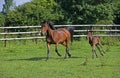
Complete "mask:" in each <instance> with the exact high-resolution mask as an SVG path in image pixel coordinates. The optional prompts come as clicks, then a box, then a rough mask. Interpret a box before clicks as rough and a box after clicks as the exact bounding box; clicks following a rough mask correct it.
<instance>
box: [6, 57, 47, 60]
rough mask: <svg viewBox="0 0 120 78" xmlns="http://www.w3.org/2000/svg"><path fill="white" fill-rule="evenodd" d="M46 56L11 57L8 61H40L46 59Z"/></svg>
mask: <svg viewBox="0 0 120 78" xmlns="http://www.w3.org/2000/svg"><path fill="white" fill-rule="evenodd" d="M45 59H46V57H33V58H23V59H9V60H6V61H16V60H26V61H39V60H45Z"/></svg>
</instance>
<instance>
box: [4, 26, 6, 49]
mask: <svg viewBox="0 0 120 78" xmlns="http://www.w3.org/2000/svg"><path fill="white" fill-rule="evenodd" d="M6 32H7V29H6V28H4V33H6ZM4 39H6V34H4ZM6 44H7V41H6V40H4V47H6Z"/></svg>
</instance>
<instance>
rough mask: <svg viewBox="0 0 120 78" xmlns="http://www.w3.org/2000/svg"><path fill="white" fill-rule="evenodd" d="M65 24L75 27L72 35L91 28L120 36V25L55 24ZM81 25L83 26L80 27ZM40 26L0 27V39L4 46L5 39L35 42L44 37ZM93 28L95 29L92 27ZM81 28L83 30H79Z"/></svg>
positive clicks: (108, 34)
mask: <svg viewBox="0 0 120 78" xmlns="http://www.w3.org/2000/svg"><path fill="white" fill-rule="evenodd" d="M67 26H73V27H75V30H74V32H75V34H74V37H85V36H86V34H85V33H86V32H87V31H88V30H92V31H94V32H107V33H106V34H99V35H98V34H96V35H97V36H120V25H55V27H56V28H64V27H67ZM82 27H83V28H82ZM98 27H101V28H102V27H106V28H104V29H98V30H97V28H98ZM40 28H41V26H14V27H13V26H9V27H0V41H4V46H6V41H7V40H29V39H35V40H36V43H37V39H41V38H45V36H40V35H38V34H40ZM94 28H95V29H94ZM10 29H18V30H19V29H21V30H22V29H26V30H27V29H32V31H24V32H20V31H19V32H10V31H9V30H10ZM81 29H83V30H81ZM27 34H29V36H28V37H19V38H18V37H14V38H10V37H7V35H27ZM30 34H32V36H31V35H30Z"/></svg>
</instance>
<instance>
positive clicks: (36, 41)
mask: <svg viewBox="0 0 120 78" xmlns="http://www.w3.org/2000/svg"><path fill="white" fill-rule="evenodd" d="M35 31H36V32H37V28H35ZM37 34H38V33H36V34H35V36H36V37H37ZM35 43H36V44H37V43H38V40H37V38H36V39H35Z"/></svg>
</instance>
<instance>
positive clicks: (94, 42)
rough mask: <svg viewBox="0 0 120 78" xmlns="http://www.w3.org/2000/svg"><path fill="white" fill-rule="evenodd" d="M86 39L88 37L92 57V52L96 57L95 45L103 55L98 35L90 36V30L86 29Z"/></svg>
mask: <svg viewBox="0 0 120 78" xmlns="http://www.w3.org/2000/svg"><path fill="white" fill-rule="evenodd" d="M87 39H89V44H90V45H91V47H92V58H94V53H95V55H96V57H98V56H97V53H96V50H95V47H97V48H98V50H99V52H100V54H101V55H102V56H103V53H105V51H104V50H103V49H102V44H101V41H100V37H98V36H92V31H88V34H87Z"/></svg>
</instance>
